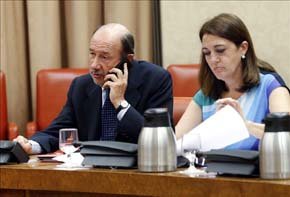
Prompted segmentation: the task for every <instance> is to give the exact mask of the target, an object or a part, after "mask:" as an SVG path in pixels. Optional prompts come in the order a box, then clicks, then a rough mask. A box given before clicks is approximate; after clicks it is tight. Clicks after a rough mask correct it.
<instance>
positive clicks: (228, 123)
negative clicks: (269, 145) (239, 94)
mask: <svg viewBox="0 0 290 197" xmlns="http://www.w3.org/2000/svg"><path fill="white" fill-rule="evenodd" d="M248 137H249V132H248V129H247V127H246V125H245V123H244V120H243V119H242V117H241V116H240V114H239V113H238V112H237V111H236V110H235V109H234V108H233V107H231V106H229V105H227V106H225V107H224V108H222V109H220V110H219V111H217V112H216V113H215V114H214V115H212V116H211V117H209V118H208V119H206V120H205V121H203V122H202V123H201V124H199V125H198V126H197V127H195V128H194V129H192V130H191V131H190V132H189V133H187V134H186V135H184V136H183V142H182V139H179V140H178V141H177V148H178V147H179V146H180V148H181V146H182V149H196V148H199V149H200V150H201V151H209V150H211V149H220V148H224V147H226V146H228V145H230V144H233V143H236V142H238V141H241V140H243V139H246V138H248ZM197 141H199V142H200V144H198V145H199V146H197ZM193 142H194V143H193ZM181 143H182V144H181ZM180 148H178V150H177V152H180V151H182V149H180Z"/></svg>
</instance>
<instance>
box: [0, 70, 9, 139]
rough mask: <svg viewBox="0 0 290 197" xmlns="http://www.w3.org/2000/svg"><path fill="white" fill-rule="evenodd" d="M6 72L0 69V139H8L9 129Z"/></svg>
mask: <svg viewBox="0 0 290 197" xmlns="http://www.w3.org/2000/svg"><path fill="white" fill-rule="evenodd" d="M7 127H8V117H7V98H6V80H5V74H4V73H3V72H2V71H0V140H5V139H7V137H8V136H7V130H8V128H7Z"/></svg>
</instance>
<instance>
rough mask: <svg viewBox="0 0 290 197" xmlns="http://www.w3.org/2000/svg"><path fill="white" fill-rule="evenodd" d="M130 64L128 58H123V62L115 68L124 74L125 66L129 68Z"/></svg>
mask: <svg viewBox="0 0 290 197" xmlns="http://www.w3.org/2000/svg"><path fill="white" fill-rule="evenodd" d="M128 62H129V61H128V60H127V58H126V57H124V56H123V57H122V58H121V61H120V62H119V63H118V64H117V65H116V66H115V68H118V69H120V70H121V71H122V72H123V73H124V64H125V63H127V66H128ZM115 74H116V73H115Z"/></svg>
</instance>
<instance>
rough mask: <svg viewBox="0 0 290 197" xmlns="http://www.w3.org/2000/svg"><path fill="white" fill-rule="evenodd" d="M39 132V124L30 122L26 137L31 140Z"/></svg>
mask: <svg viewBox="0 0 290 197" xmlns="http://www.w3.org/2000/svg"><path fill="white" fill-rule="evenodd" d="M36 131H37V124H36V122H35V121H32V122H28V123H27V125H26V132H25V137H27V138H30V137H31V136H32V135H33V134H34V133H35V132H36Z"/></svg>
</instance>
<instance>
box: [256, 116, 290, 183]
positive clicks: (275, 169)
mask: <svg viewBox="0 0 290 197" xmlns="http://www.w3.org/2000/svg"><path fill="white" fill-rule="evenodd" d="M264 122H265V132H264V135H263V138H262V139H261V143H260V147H259V151H260V156H259V157H260V176H261V178H264V179H289V178H290V115H289V113H288V112H281V113H271V114H269V115H268V116H267V117H266V118H265V121H264Z"/></svg>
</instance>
